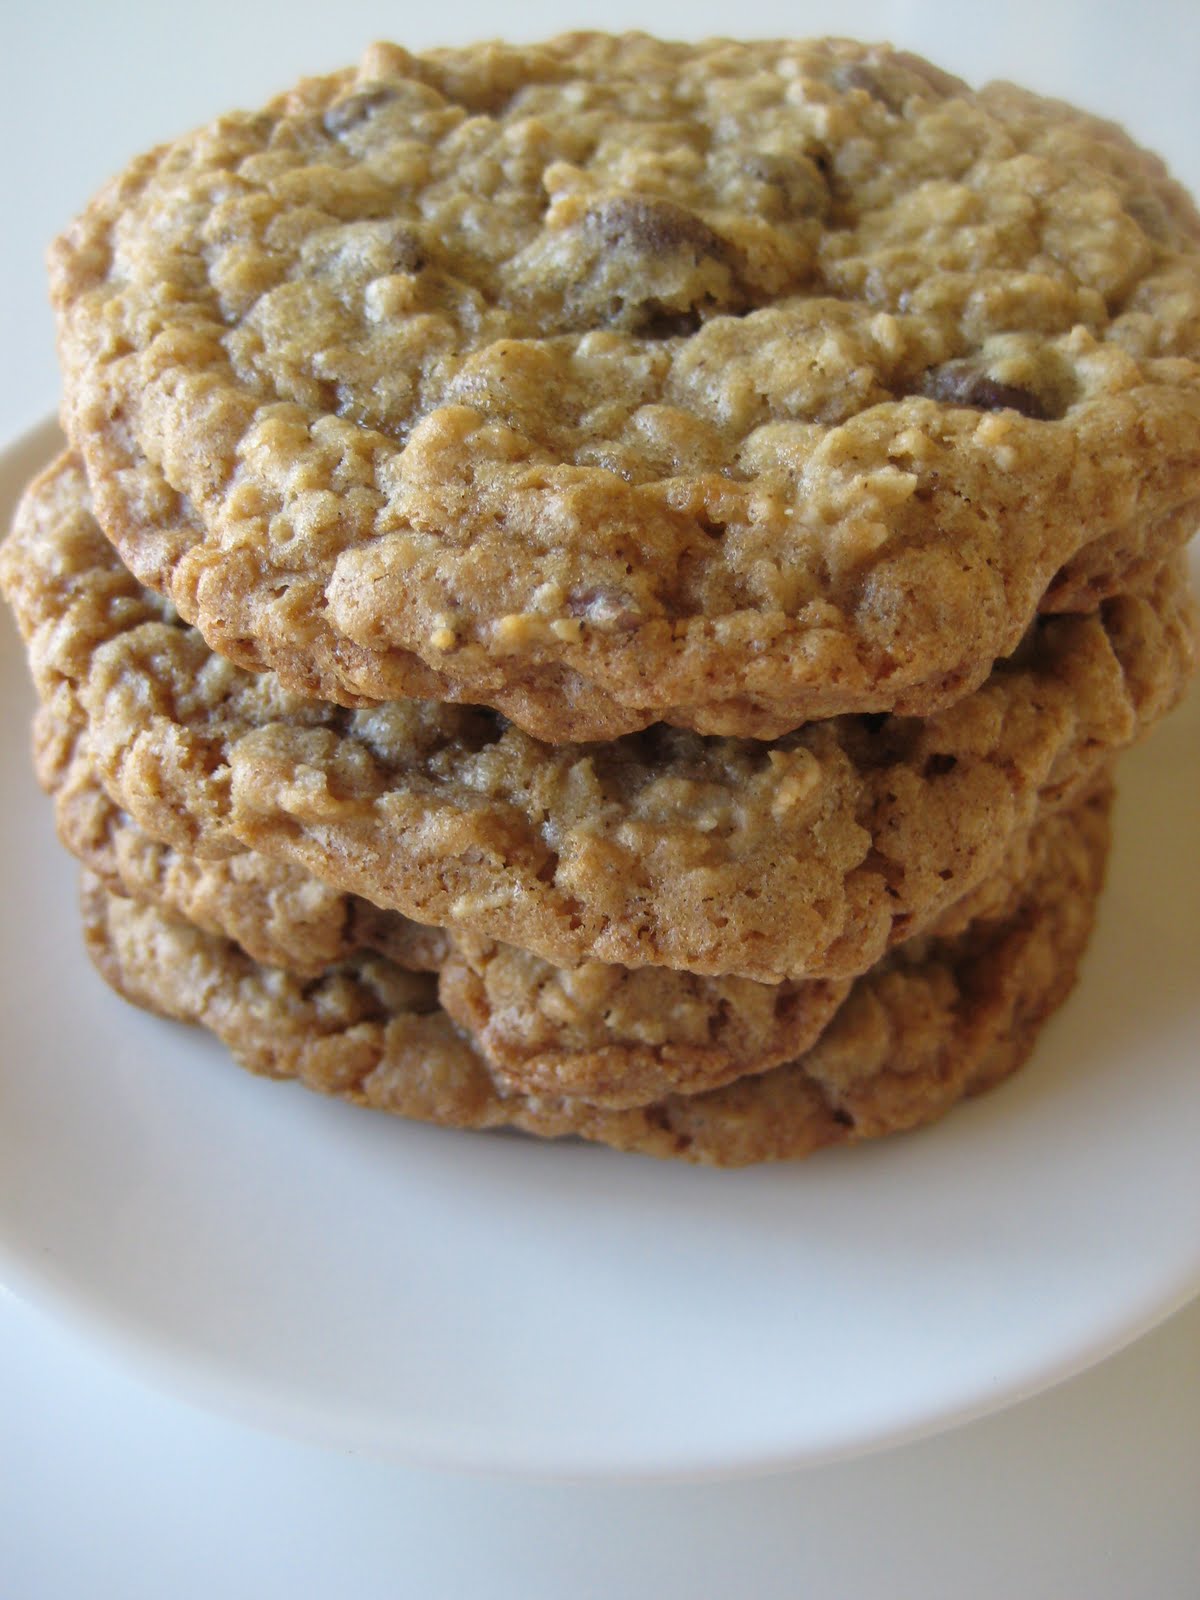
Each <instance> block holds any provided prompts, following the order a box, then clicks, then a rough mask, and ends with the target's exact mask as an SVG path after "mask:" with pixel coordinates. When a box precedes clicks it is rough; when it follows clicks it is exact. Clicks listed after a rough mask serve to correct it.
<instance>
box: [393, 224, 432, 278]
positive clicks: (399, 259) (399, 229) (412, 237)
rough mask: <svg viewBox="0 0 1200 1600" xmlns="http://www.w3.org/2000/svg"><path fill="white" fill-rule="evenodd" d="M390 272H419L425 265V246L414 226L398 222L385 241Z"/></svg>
mask: <svg viewBox="0 0 1200 1600" xmlns="http://www.w3.org/2000/svg"><path fill="white" fill-rule="evenodd" d="M387 253H388V257H389V267H390V270H391V271H392V272H420V270H421V268H422V267H423V266H424V265H425V259H426V258H425V246H424V244H423V243H422V241H421V235H420V234H419V233H417V231H416V230H415V229H414V228H409V227H406V226H405V225H404V224H403V223H401V222H398V223H397V224H396V226H395V227H394V229H393V230H392V232H391V235H390V237H389V238H388V241H387Z"/></svg>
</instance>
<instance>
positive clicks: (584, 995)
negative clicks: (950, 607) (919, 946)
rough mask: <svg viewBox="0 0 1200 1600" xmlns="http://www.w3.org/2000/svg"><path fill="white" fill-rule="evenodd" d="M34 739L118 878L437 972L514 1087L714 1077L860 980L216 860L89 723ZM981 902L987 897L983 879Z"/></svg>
mask: <svg viewBox="0 0 1200 1600" xmlns="http://www.w3.org/2000/svg"><path fill="white" fill-rule="evenodd" d="M35 752H36V758H37V770H38V776H39V778H40V780H41V782H42V784H43V786H44V787H45V788H46V789H47V791H48V792H49V793H50V794H51V795H52V796H53V798H54V806H55V819H56V822H57V826H58V832H59V837H60V838H61V840H62V842H63V843H64V844H65V845H66V847H67V849H68V850H70V851H71V852H72V854H73V855H75V856H76V857H77V858H78V859H79V860H80V861H81V862H82V863H83V865H84V866H85V867H86V868H87V869H88V871H89V872H90V873H91V874H92V875H93V876H94V877H95V878H96V879H97V881H98V882H99V883H101V884H102V885H103V886H104V887H105V888H106V889H107V890H109V891H110V892H112V893H116V894H119V895H123V896H125V897H126V898H129V899H134V900H139V901H142V902H144V903H145V904H147V905H151V906H156V907H158V908H159V909H161V910H162V911H163V912H164V913H165V914H166V915H167V916H168V917H171V918H173V919H175V920H182V921H186V922H189V923H192V924H194V925H195V926H196V927H198V928H200V929H202V930H203V931H205V932H207V933H212V934H217V935H220V936H222V937H224V938H227V939H231V940H233V941H234V942H235V943H237V944H238V945H240V946H241V948H242V949H243V950H244V951H245V952H246V954H247V955H249V956H251V957H252V958H253V959H254V960H255V961H258V962H262V963H263V964H264V965H270V966H280V967H287V968H289V969H290V970H291V971H292V972H293V973H294V975H295V976H296V977H298V978H301V979H303V978H306V977H315V976H317V975H319V974H320V973H321V972H322V970H323V969H324V968H325V967H327V966H330V965H332V964H334V963H335V962H338V961H343V960H346V959H348V958H350V957H352V956H355V955H357V954H359V953H360V952H364V953H367V954H373V955H383V956H386V957H387V959H388V960H389V961H391V962H392V963H394V964H395V965H396V966H398V967H402V968H405V969H407V970H409V971H419V972H436V973H437V975H438V977H437V997H438V1001H439V1003H440V1004H441V1006H442V1007H443V1009H444V1010H445V1011H446V1013H447V1014H448V1015H449V1017H450V1019H451V1021H452V1022H454V1023H455V1024H457V1025H458V1026H459V1027H460V1028H461V1029H463V1030H464V1031H465V1032H466V1033H468V1034H469V1035H470V1037H471V1040H472V1043H473V1044H474V1046H475V1048H476V1049H477V1050H478V1051H479V1052H480V1054H481V1055H482V1056H483V1058H484V1060H485V1062H486V1063H487V1066H488V1068H489V1070H490V1071H491V1073H492V1076H493V1077H494V1078H495V1080H496V1082H497V1083H498V1084H499V1086H500V1087H501V1089H502V1090H504V1091H506V1092H513V1091H517V1092H522V1091H527V1090H532V1091H533V1092H537V1093H552V1094H559V1095H563V1094H567V1095H571V1096H572V1097H579V1098H582V1099H585V1100H589V1101H592V1102H595V1103H598V1104H603V1105H607V1106H616V1107H625V1106H632V1105H642V1104H646V1103H648V1102H650V1101H652V1100H654V1099H656V1098H659V1097H661V1096H662V1095H664V1094H668V1093H673V1092H675V1093H689V1094H693V1093H696V1092H698V1091H699V1090H701V1089H710V1088H714V1087H717V1086H719V1085H720V1084H723V1083H727V1082H730V1081H732V1080H733V1079H734V1078H737V1077H740V1076H742V1075H743V1074H745V1073H748V1072H763V1071H765V1070H766V1069H767V1068H769V1067H773V1066H777V1065H778V1064H779V1063H780V1062H783V1061H787V1060H790V1059H791V1058H792V1057H793V1056H795V1055H797V1054H799V1053H800V1052H801V1051H803V1050H805V1049H807V1048H808V1047H809V1046H810V1045H811V1044H813V1043H814V1042H815V1040H816V1039H817V1038H818V1036H819V1035H820V1033H821V1030H822V1029H823V1028H824V1026H825V1025H826V1023H827V1022H828V1021H829V1019H830V1018H831V1017H832V1016H833V1014H834V1012H835V1011H836V1010H837V1007H838V1006H839V1005H840V1004H841V1002H842V1000H844V999H845V996H846V992H847V990H848V989H849V986H850V981H849V979H843V980H841V981H836V982H835V981H831V980H821V979H815V980H810V981H808V982H804V981H798V982H785V983H782V984H779V985H773V986H769V985H766V984H761V983H754V982H753V981H751V980H750V979H747V978H701V977H696V976H694V975H693V974H691V973H686V972H672V971H671V970H669V969H668V968H663V967H639V968H634V969H631V968H628V967H614V966H605V965H603V964H602V963H600V962H597V961H590V962H585V963H584V964H583V965H582V966H579V967H575V968H561V967H554V966H551V965H550V964H549V963H548V962H546V961H543V960H541V959H540V958H539V957H537V956H533V955H529V954H528V953H527V952H525V951H523V950H517V949H515V948H514V947H513V946H511V945H502V944H497V943H496V942H495V941H494V940H490V939H485V938H481V937H480V936H478V935H473V934H470V933H462V932H460V933H454V932H451V931H449V930H445V929H439V928H426V927H422V926H421V925H420V924H419V923H415V922H410V921H409V920H408V919H407V918H404V917H402V916H400V914H399V913H398V912H394V911H390V912H389V911H380V910H379V909H378V908H377V907H375V906H372V905H371V904H370V903H369V902H367V901H365V900H362V899H360V898H359V897H358V896H356V895H347V894H342V893H339V892H338V891H337V890H336V889H332V888H330V887H329V885H327V884H324V883H321V882H320V881H319V880H318V879H316V878H313V877H312V876H310V875H309V874H308V873H306V872H305V871H304V870H303V869H302V868H299V867H294V866H289V865H287V864H285V863H283V862H278V861H272V860H271V859H270V858H269V857H267V856H263V855H260V854H258V852H257V851H253V850H246V851H243V852H242V853H241V854H240V855H235V856H230V857H225V858H221V859H218V860H215V861H211V860H203V859H200V858H198V857H196V856H190V855H188V854H187V853H186V852H185V851H180V850H176V849H173V848H172V847H171V846H170V845H166V844H161V843H159V842H158V841H156V840H154V839H151V838H150V836H149V835H148V834H146V833H145V832H143V830H142V829H140V828H139V827H138V826H137V824H136V823H135V822H134V821H133V819H132V818H131V817H130V816H129V815H128V814H127V813H125V812H123V811H121V810H120V809H119V808H118V807H117V806H115V805H114V804H113V803H112V801H111V800H110V799H109V797H108V795H107V793H106V792H105V790H104V788H103V787H102V785H101V784H100V783H99V780H98V779H97V778H96V775H95V773H94V771H93V770H92V767H91V763H90V762H89V760H88V759H87V756H86V753H85V752H84V751H83V750H82V749H81V741H80V740H79V738H78V730H74V731H72V730H70V729H69V728H67V727H65V726H64V725H62V724H59V723H57V722H56V721H55V719H54V717H53V716H52V715H50V714H48V713H47V712H46V711H45V710H44V709H43V710H42V711H41V712H40V713H39V715H38V718H37V721H36V724H35ZM1021 842H1022V846H1023V845H1024V841H1023V840H1022V841H1021ZM1027 855H1028V852H1027V850H1025V849H1024V848H1023V849H1022V850H1021V853H1020V860H1019V861H1018V860H1017V859H1014V862H1013V864H1012V871H1010V874H1009V882H1010V884H1011V880H1012V875H1013V872H1015V871H1018V870H1021V868H1022V867H1023V865H1024V862H1025V860H1026V858H1027ZM1008 865H1009V864H1008V863H1007V862H1006V867H1008ZM988 890H989V891H990V895H991V899H992V901H993V902H994V900H995V898H996V896H997V894H999V895H1000V896H1001V897H1002V896H1003V894H1004V893H1005V889H1004V887H1002V886H999V885H995V886H993V883H992V880H988ZM1009 892H1011V889H1010V891H1009ZM969 899H971V900H972V901H973V902H974V901H979V903H980V904H982V901H980V896H979V893H978V892H977V894H976V895H975V896H971V897H969ZM955 909H956V911H957V909H958V908H955ZM968 914H969V913H968Z"/></svg>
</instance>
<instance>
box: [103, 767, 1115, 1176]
mask: <svg viewBox="0 0 1200 1600" xmlns="http://www.w3.org/2000/svg"><path fill="white" fill-rule="evenodd" d="M1107 804H1108V801H1107V796H1105V795H1099V796H1096V797H1093V798H1092V799H1090V800H1089V801H1088V802H1087V803H1086V804H1084V805H1082V806H1080V807H1078V808H1077V809H1076V811H1075V812H1074V813H1073V814H1072V813H1068V812H1063V813H1060V814H1059V815H1057V816H1055V817H1053V818H1052V819H1050V821H1049V823H1048V824H1047V826H1048V827H1050V828H1051V829H1052V830H1053V831H1054V832H1055V833H1056V834H1057V838H1056V839H1055V840H1054V842H1053V846H1052V848H1050V849H1049V850H1048V851H1047V852H1046V859H1045V860H1044V862H1043V863H1042V866H1041V869H1040V870H1039V871H1037V872H1036V873H1035V874H1034V876H1033V877H1032V878H1031V880H1030V881H1029V882H1028V884H1027V885H1026V892H1025V895H1024V896H1023V897H1022V900H1021V903H1020V904H1019V905H1018V906H1017V907H1016V908H1015V909H1013V908H1009V914H1008V915H1007V916H1006V917H1001V918H1000V919H998V920H992V919H980V920H978V921H976V922H974V923H972V924H970V925H968V927H967V928H966V929H965V930H963V931H962V932H960V933H959V934H958V935H957V936H956V937H954V938H948V939H929V940H919V941H914V942H913V943H912V944H910V945H909V946H905V947H902V948H901V949H899V950H897V951H894V952H893V953H892V954H891V955H889V956H888V957H887V958H886V959H885V960H884V961H883V962H882V963H881V964H880V966H879V967H878V968H876V969H874V970H873V971H872V972H870V973H868V974H866V975H865V976H863V977H861V978H859V979H858V980H857V982H856V983H855V985H854V987H853V989H852V991H851V993H850V996H849V998H848V999H847V1001H846V1002H845V1004H844V1005H843V1006H842V1007H841V1008H840V1009H839V1011H838V1013H837V1015H836V1016H835V1018H834V1019H833V1021H832V1022H831V1023H830V1025H829V1026H828V1027H827V1028H826V1029H825V1031H824V1033H823V1034H822V1035H821V1037H820V1039H819V1040H818V1041H817V1044H816V1045H815V1046H814V1047H813V1049H811V1050H810V1051H808V1052H807V1053H806V1054H804V1055H803V1056H801V1057H800V1058H799V1059H798V1060H796V1061H793V1062H790V1063H788V1064H787V1065H785V1066H782V1067H777V1068H775V1069H773V1070H772V1071H770V1072H767V1073H764V1074H762V1075H761V1076H755V1077H750V1078H742V1079H739V1080H738V1081H737V1082H735V1083H732V1084H729V1085H727V1086H726V1087H724V1088H721V1089H715V1090H712V1091H710V1092H708V1093H705V1094H698V1095H672V1096H668V1097H666V1098H664V1099H662V1100H660V1101H658V1102H657V1103H656V1104H654V1105H651V1106H645V1107H640V1108H632V1109H627V1110H611V1109H604V1108H600V1107H596V1106H592V1105H588V1104H586V1103H585V1102H582V1101H579V1100H572V1099H570V1098H566V1097H561V1096H559V1097H556V1096H550V1095H534V1094H529V1095H520V1094H507V1095H506V1094H504V1093H502V1092H501V1091H500V1090H499V1089H498V1087H497V1085H496V1083H495V1081H494V1080H493V1078H492V1077H491V1075H490V1074H489V1073H488V1071H487V1069H486V1067H485V1066H484V1063H483V1061H482V1060H481V1058H480V1057H479V1056H478V1055H477V1054H476V1053H475V1052H474V1051H473V1050H472V1049H471V1047H470V1045H469V1044H468V1043H467V1041H466V1040H465V1039H464V1038H463V1036H462V1035H461V1034H459V1033H458V1032H457V1031H456V1030H455V1029H454V1028H453V1026H452V1025H451V1023H450V1021H449V1019H448V1017H447V1016H446V1014H445V1013H444V1012H443V1011H441V1010H440V1009H439V1008H438V1005H437V1000H436V994H435V991H434V988H433V983H432V980H431V979H430V978H429V977H428V976H425V975H421V974H414V973H411V972H406V971H403V970H401V969H399V968H397V967H395V966H394V965H393V964H391V963H389V962H387V961H385V960H383V959H382V958H378V957H374V958H373V957H367V956H363V957H359V958H356V959H354V960H352V961H349V962H345V963H342V964H341V965H339V966H336V967H333V968H330V969H329V970H328V971H327V972H326V974H325V975H324V976H323V978H322V979H321V980H319V981H318V982H316V983H314V982H313V980H311V979H308V980H304V981H301V980H300V979H298V978H296V977H294V976H292V975H290V974H289V973H287V972H285V971H283V970H281V969H279V968H267V967H262V966H259V965H257V964H256V963H254V962H253V961H251V960H250V958H249V957H248V956H246V955H245V953H244V952H243V951H242V950H240V949H239V948H238V946H237V945H235V944H233V943H232V942H231V941H229V940H224V939H220V938H216V937H214V936H213V935H211V934H206V933H203V932H201V931H199V930H198V929H196V928H193V927H191V926H190V925H189V924H187V923H183V922H178V921H173V920H171V919H170V918H168V917H166V916H165V915H164V914H163V913H162V912H161V911H159V910H156V909H155V908H153V907H149V906H144V905H141V904H139V903H138V902H136V901H132V900H126V899H123V898H122V897H120V896H115V895H109V894H107V893H106V892H105V890H104V889H103V888H102V887H101V886H100V884H99V882H98V880H96V879H94V878H90V877H88V876H87V875H85V888H84V928H85V938H86V942H87V947H88V951H89V954H90V955H91V957H92V959H93V961H94V962H95V964H96V966H97V968H98V969H99V971H100V973H101V974H102V976H103V977H104V978H105V979H106V980H107V982H108V983H109V984H111V985H112V987H113V988H115V989H116V990H117V991H118V992H119V993H121V994H123V995H124V996H125V997H126V998H127V999H129V1000H131V1001H133V1002H134V1003H135V1004H138V1005H141V1006H144V1007H146V1008H147V1009H149V1010H152V1011H157V1012H159V1013H161V1014H163V1015H166V1016H170V1017H174V1018H177V1019H179V1020H181V1021H187V1022H195V1023H201V1024H202V1025H203V1026H205V1027H207V1028H209V1029H211V1030H212V1031H213V1032H214V1033H216V1034H217V1035H218V1037H220V1038H221V1039H222V1041H223V1042H224V1043H225V1044H226V1046H227V1047H228V1048H229V1050H230V1052H231V1053H232V1054H233V1056H234V1057H235V1059H236V1060H237V1061H239V1062H240V1063H241V1064H242V1065H243V1066H245V1067H248V1068H249V1069H250V1070H251V1071H254V1072H258V1073H263V1074H266V1075H268V1076H271V1077H276V1078H298V1079H299V1080H300V1081H301V1082H303V1083H305V1084H306V1085H307V1086H308V1087H310V1088H313V1089H317V1090H319V1091H321V1092H323V1093H326V1094H333V1095H338V1096H340V1097H342V1098H345V1099H349V1100H352V1101H355V1102H357V1103H359V1104H361V1105H365V1106H370V1107H374V1108H376V1109H379V1110H384V1111H389V1112H393V1113H395V1114H397V1115H400V1116H406V1117H411V1118H416V1119H418V1120H421V1121H426V1122H434V1123H440V1124H444V1125H448V1126H453V1127H467V1128H494V1127H514V1128H520V1129H522V1130H524V1131H525V1132H528V1133H533V1134H538V1135H541V1136H543V1137H550V1138H554V1137H562V1136H565V1135H571V1134H574V1135H579V1136H581V1137H583V1138H585V1139H591V1140H596V1141H599V1142H601V1143H604V1144H608V1145H612V1146H615V1147H616V1148H618V1149H623V1150H630V1151H640V1152H642V1153H644V1154H647V1155H653V1156H660V1157H675V1158H681V1159H685V1160H690V1161H697V1162H704V1163H708V1164H712V1165H717V1166H743V1165H747V1164H749V1163H753V1162H760V1161H771V1160H785V1159H791V1158H795V1157H800V1156H805V1155H808V1154H810V1153H812V1152H813V1151H814V1150H816V1149H818V1148H820V1147H821V1146H823V1145H828V1144H835V1143H844V1142H848V1141H853V1140H859V1139H864V1138H874V1137H877V1136H880V1135H882V1134H886V1133H891V1132H896V1131H900V1130H902V1129H907V1128H912V1127H915V1126H917V1125H919V1124H921V1123H925V1122H929V1121H932V1120H934V1119H936V1118H938V1117H940V1116H942V1115H943V1114H944V1113H945V1112H946V1111H947V1110H949V1109H950V1107H951V1106H953V1105H954V1104H955V1103H956V1102H957V1101H959V1100H961V1099H962V1098H963V1097H964V1096H965V1095H968V1094H972V1093H976V1092H978V1091H980V1090H982V1089H985V1088H988V1087H990V1086H991V1085H993V1084H994V1083H996V1082H998V1081H999V1080H1000V1079H1002V1078H1003V1077H1005V1076H1007V1075H1008V1074H1009V1073H1010V1072H1012V1071H1013V1070H1014V1069H1015V1068H1016V1067H1018V1066H1019V1065H1020V1064H1021V1063H1022V1061H1023V1060H1024V1059H1025V1057H1026V1056H1027V1055H1028V1053H1029V1051H1030V1049H1031V1048H1032V1045H1033V1042H1034V1040H1035V1038H1036V1035H1037V1032H1038V1029H1039V1028H1040V1026H1041V1024H1042V1022H1043V1021H1044V1019H1045V1018H1046V1017H1047V1016H1048V1015H1049V1014H1050V1012H1052V1011H1053V1010H1054V1009H1055V1007H1056V1006H1058V1005H1059V1004H1060V1003H1061V1001H1062V1000H1063V999H1064V998H1065V997H1066V994H1067V993H1068V991H1069V990H1070V988H1071V985H1072V983H1073V982H1074V978H1075V973H1076V968H1077V965H1078V962H1079V958H1080V956H1081V955H1082V952H1083V949H1084V947H1085V945H1086V942H1087V938H1088V934H1089V932H1090V929H1091V923H1092V917H1093V912H1094V907H1095V901H1096V896H1097V894H1098V892H1099V888H1100V883H1101V879H1102V876H1103V868H1104V860H1105V854H1106V851H1107V844H1108V830H1107Z"/></svg>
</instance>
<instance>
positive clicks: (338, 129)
mask: <svg viewBox="0 0 1200 1600" xmlns="http://www.w3.org/2000/svg"><path fill="white" fill-rule="evenodd" d="M394 98H395V90H394V89H392V88H390V87H389V86H388V85H387V84H379V85H377V86H376V87H375V88H373V89H357V90H355V92H354V93H353V94H348V95H346V96H344V98H343V99H341V100H335V101H334V102H333V104H332V105H331V106H330V107H329V108H328V110H327V111H326V112H325V115H324V116H323V117H322V119H321V121H322V123H323V124H324V127H325V132H326V133H331V134H333V135H334V137H335V138H338V137H340V136H341V135H342V134H343V133H349V132H350V130H351V129H352V128H357V127H359V126H360V124H362V123H364V122H366V121H367V119H368V118H369V117H370V115H371V113H372V112H373V111H376V110H377V109H378V108H379V107H380V106H382V105H386V104H387V102H388V101H389V100H392V99H394Z"/></svg>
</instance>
